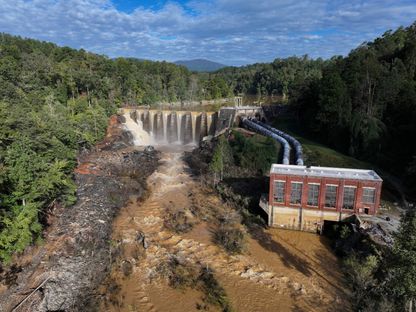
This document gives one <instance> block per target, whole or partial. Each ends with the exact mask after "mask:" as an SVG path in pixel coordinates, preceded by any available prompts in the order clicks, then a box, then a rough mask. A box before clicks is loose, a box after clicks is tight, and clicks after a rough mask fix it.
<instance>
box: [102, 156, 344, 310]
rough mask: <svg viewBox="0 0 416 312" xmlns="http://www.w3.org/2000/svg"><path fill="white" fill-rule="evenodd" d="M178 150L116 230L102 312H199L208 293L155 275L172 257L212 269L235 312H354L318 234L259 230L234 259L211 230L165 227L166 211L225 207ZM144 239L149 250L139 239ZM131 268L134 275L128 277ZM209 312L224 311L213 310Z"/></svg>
mask: <svg viewBox="0 0 416 312" xmlns="http://www.w3.org/2000/svg"><path fill="white" fill-rule="evenodd" d="M182 155H183V154H182V152H181V151H178V150H176V151H175V150H165V151H162V160H161V165H160V167H159V168H158V170H157V171H155V172H154V173H153V174H152V175H151V176H150V177H149V178H148V181H147V182H148V186H149V192H150V195H149V197H148V198H147V199H146V200H145V201H143V202H137V201H136V200H134V199H132V200H131V201H130V203H129V204H128V205H127V206H126V207H124V208H123V209H122V210H121V211H120V214H119V215H118V216H117V218H116V219H115V221H114V224H113V237H112V239H113V242H114V244H115V245H117V246H119V248H120V250H121V252H120V255H119V257H118V259H117V261H116V263H115V265H114V269H113V271H112V273H111V279H112V281H113V283H114V284H117V285H118V287H117V291H113V292H112V293H111V294H110V293H109V291H108V289H107V290H106V291H107V293H106V294H105V295H106V297H107V301H106V303H104V302H103V303H102V304H101V307H100V310H101V311H126V312H127V311H129V312H131V311H161V312H162V311H172V312H176V311H177V312H183V311H197V304H198V303H201V298H202V296H203V294H202V293H201V292H200V291H198V290H196V289H182V290H178V289H173V288H171V287H170V286H169V285H168V283H167V281H165V280H164V279H161V278H159V277H158V275H157V274H156V272H155V269H156V268H157V267H158V265H159V264H160V263H162V262H164V261H166V260H167V259H168V257H169V255H171V254H176V255H178V254H179V255H181V256H182V257H184V258H186V259H187V260H189V261H191V262H194V263H204V264H206V265H209V266H210V267H211V268H212V269H213V270H214V274H215V277H216V279H217V280H218V281H219V283H220V284H221V286H222V287H223V288H224V289H225V291H226V293H227V297H228V298H229V301H230V302H231V305H232V307H233V309H234V311H250V312H251V311H340V310H349V309H350V308H349V303H348V298H349V291H348V288H347V286H346V284H345V280H344V277H343V275H342V274H341V273H340V266H339V263H338V259H337V258H336V257H335V256H334V254H333V253H332V252H331V250H330V248H329V246H328V242H327V241H326V240H325V239H324V238H323V237H320V236H318V235H315V234H310V233H304V232H296V231H287V230H279V229H267V230H262V229H258V230H257V231H252V232H250V234H249V235H248V239H247V248H246V250H245V252H244V253H243V254H241V255H233V256H230V255H228V254H226V253H225V252H224V251H223V250H222V249H221V248H219V247H218V246H216V245H215V244H214V243H213V242H212V238H211V237H212V233H211V229H210V227H211V225H210V224H207V223H206V222H200V223H198V224H197V225H196V226H195V227H194V228H193V229H192V231H190V232H188V233H186V234H182V235H180V234H176V233H172V232H170V231H169V230H167V229H166V228H165V227H164V225H163V218H164V215H165V213H166V209H169V208H176V209H181V207H188V206H189V205H191V204H192V203H191V201H192V198H193V197H198V196H199V197H201V198H204V200H209V201H211V203H212V204H215V205H222V204H223V203H222V202H221V200H220V199H219V198H218V197H217V196H216V195H215V194H205V193H203V190H202V189H201V188H200V187H198V182H197V181H195V180H193V178H192V177H191V176H190V174H189V168H187V166H186V165H185V163H184V162H183V160H182ZM140 232H141V233H144V234H145V237H146V243H148V246H147V247H148V248H147V249H144V248H143V247H142V246H141V244H139V243H138V242H137V240H136V238H137V235H138V233H140ZM126 263H128V264H129V267H131V268H132V272H131V273H129V274H124V273H123V269H122V268H123V266H125V264H126ZM209 311H219V308H218V307H215V306H210V307H209Z"/></svg>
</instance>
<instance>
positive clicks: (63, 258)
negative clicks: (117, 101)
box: [0, 116, 159, 312]
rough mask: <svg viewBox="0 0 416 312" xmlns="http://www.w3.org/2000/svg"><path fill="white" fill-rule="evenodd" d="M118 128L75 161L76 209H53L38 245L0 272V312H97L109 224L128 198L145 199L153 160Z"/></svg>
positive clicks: (117, 123)
mask: <svg viewBox="0 0 416 312" xmlns="http://www.w3.org/2000/svg"><path fill="white" fill-rule="evenodd" d="M122 122H123V118H122V117H120V116H113V117H112V118H111V119H110V125H109V128H108V133H107V136H106V138H105V139H104V140H103V141H102V142H101V143H100V144H98V145H97V146H96V148H95V149H94V150H93V151H90V152H88V153H85V154H82V155H80V158H79V166H78V167H77V169H76V170H75V173H74V176H75V182H76V184H77V203H76V204H75V205H74V206H72V207H68V208H65V209H64V208H62V207H60V206H59V205H57V206H56V207H55V209H54V210H53V211H52V214H51V215H50V216H49V223H50V224H51V225H50V227H49V228H48V229H46V231H45V237H44V242H43V243H42V244H41V245H39V246H32V247H30V248H28V249H27V250H26V251H25V253H23V254H22V255H19V256H17V257H15V259H14V261H13V262H14V263H13V266H11V267H9V268H6V270H5V271H4V272H3V274H2V277H3V279H2V280H1V284H0V287H1V288H0V311H12V310H13V309H16V307H17V309H16V311H42V312H43V311H45V312H46V311H94V310H96V309H97V307H96V302H97V301H98V300H99V294H98V292H97V289H98V287H99V285H101V284H102V282H103V280H104V279H105V278H106V277H107V275H108V273H109V271H110V268H111V260H109V250H110V244H111V231H112V221H113V219H114V217H115V216H116V215H117V213H118V211H119V208H121V207H123V206H124V204H125V203H126V201H127V200H128V199H129V198H131V196H134V197H135V198H141V197H145V196H146V178H147V177H148V176H149V175H150V174H151V173H152V172H153V171H154V170H155V168H157V166H158V160H159V154H158V152H156V151H154V150H147V151H139V150H137V149H135V148H133V147H132V138H131V135H130V134H129V133H128V132H126V131H125V130H124V129H123V126H122ZM11 270H14V273H13V272H11ZM12 273H13V274H12ZM5 277H8V278H5ZM39 286H40V287H39ZM38 287H39V288H38Z"/></svg>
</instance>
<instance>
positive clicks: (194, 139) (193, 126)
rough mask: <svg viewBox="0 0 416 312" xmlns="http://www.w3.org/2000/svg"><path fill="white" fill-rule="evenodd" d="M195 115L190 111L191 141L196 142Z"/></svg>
mask: <svg viewBox="0 0 416 312" xmlns="http://www.w3.org/2000/svg"><path fill="white" fill-rule="evenodd" d="M196 117H197V115H196V114H195V113H194V112H192V113H191V129H192V140H191V141H192V143H197V142H198V141H199V140H198V141H197V139H196Z"/></svg>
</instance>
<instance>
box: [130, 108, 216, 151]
mask: <svg viewBox="0 0 416 312" xmlns="http://www.w3.org/2000/svg"><path fill="white" fill-rule="evenodd" d="M124 116H125V117H126V125H125V126H126V128H127V129H128V130H130V131H131V133H132V134H133V137H134V143H135V145H149V144H152V145H157V144H161V145H164V144H172V143H175V144H178V143H179V144H198V143H199V141H200V140H201V139H202V138H203V137H205V136H207V135H209V134H213V133H215V119H214V118H215V116H216V113H205V112H189V111H166V110H149V109H136V110H126V111H125V113H124Z"/></svg>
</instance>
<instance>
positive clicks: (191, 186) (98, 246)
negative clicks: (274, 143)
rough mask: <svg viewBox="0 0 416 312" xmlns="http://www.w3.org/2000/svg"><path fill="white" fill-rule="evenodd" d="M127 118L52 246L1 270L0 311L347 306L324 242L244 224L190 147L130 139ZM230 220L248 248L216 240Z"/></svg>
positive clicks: (82, 174)
mask: <svg viewBox="0 0 416 312" xmlns="http://www.w3.org/2000/svg"><path fill="white" fill-rule="evenodd" d="M126 120H127V123H125V122H126ZM120 123H123V124H124V126H126V125H127V127H128V126H129V120H128V119H126V118H124V117H120V116H119V117H117V118H116V117H113V118H112V121H111V124H110V128H109V134H108V136H107V138H106V140H105V141H104V142H102V143H101V144H100V145H99V146H98V147H97V149H96V150H95V151H92V152H90V153H88V154H86V155H83V156H82V157H80V159H79V162H80V164H79V166H78V168H77V170H76V173H75V177H76V182H77V185H78V193H77V196H78V201H77V204H76V205H74V206H73V207H70V208H66V209H63V208H62V207H59V206H58V207H56V208H55V210H54V212H53V216H51V218H50V224H51V225H50V227H49V229H48V231H47V232H46V233H45V239H44V242H43V244H41V245H39V246H36V247H33V248H31V249H28V250H27V251H26V252H25V253H24V254H23V255H21V256H20V257H19V258H17V259H14V261H15V264H16V265H15V266H14V267H13V269H10V270H8V271H7V272H2V273H1V274H2V275H3V277H7V278H3V279H2V280H3V281H4V282H3V284H2V285H1V288H0V310H1V311H13V309H15V311H97V310H98V311H161V312H162V311H173V312H175V311H178V312H179V311H181V312H182V311H197V310H208V311H222V310H225V311H230V310H232V311H339V310H349V307H350V304H349V301H348V300H349V291H348V287H347V286H346V285H345V280H344V277H343V275H342V273H341V270H340V266H339V263H338V259H337V258H336V257H335V255H334V254H333V253H332V251H331V249H330V247H329V243H328V241H327V240H326V239H325V238H324V237H321V236H318V235H315V234H311V233H303V232H296V231H284V230H278V229H266V228H264V227H261V226H255V227H252V228H250V230H248V229H246V228H245V226H243V225H242V224H240V223H239V222H237V221H238V220H239V216H238V213H237V212H236V211H235V208H233V207H231V206H230V205H229V204H227V203H225V202H224V201H223V200H222V199H221V198H220V197H219V195H218V194H217V193H216V192H215V191H213V189H212V188H210V187H208V186H206V185H205V183H202V182H203V181H201V180H200V179H199V177H196V176H193V175H192V170H191V168H189V167H188V165H187V164H186V163H185V161H184V152H185V151H186V150H190V149H192V148H193V147H192V146H185V147H183V146H156V151H155V150H153V149H152V148H148V147H145V146H132V143H133V142H135V143H136V144H139V143H140V139H141V138H140V137H139V136H138V135H137V131H136V133H133V135H132V134H129V133H128V132H126V131H123V130H122V128H121V126H120ZM127 129H128V128H127ZM142 138H143V137H142ZM120 207H122V208H121V209H120ZM224 219H230V220H234V221H233V222H237V224H236V225H235V226H236V227H238V229H239V230H241V232H243V233H244V236H245V240H244V241H245V242H244V248H243V251H242V253H241V254H229V253H227V252H226V251H225V250H224V249H223V248H221V247H220V246H219V245H218V244H217V243H216V242H215V233H217V230H218V228H219V227H221V224H222V222H224ZM236 220H237V221H236ZM172 264H174V266H172ZM201 272H202V273H201ZM207 272H208V273H207ZM204 274H205V275H204ZM207 276H208V279H207ZM207 280H208V282H207ZM213 285H214V286H213Z"/></svg>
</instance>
